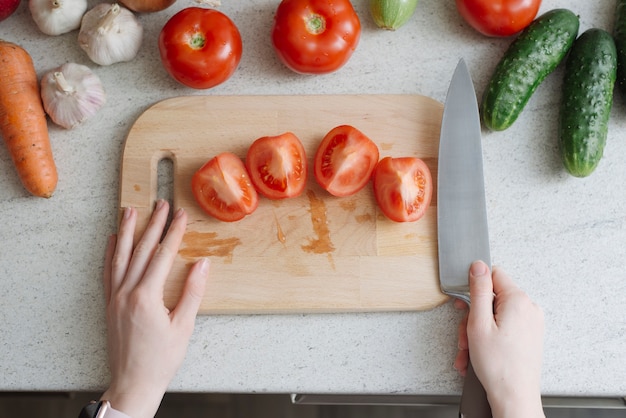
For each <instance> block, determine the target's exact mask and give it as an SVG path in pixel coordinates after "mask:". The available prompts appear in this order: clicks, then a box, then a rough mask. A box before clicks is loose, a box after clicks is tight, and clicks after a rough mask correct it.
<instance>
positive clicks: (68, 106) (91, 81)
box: [41, 62, 105, 129]
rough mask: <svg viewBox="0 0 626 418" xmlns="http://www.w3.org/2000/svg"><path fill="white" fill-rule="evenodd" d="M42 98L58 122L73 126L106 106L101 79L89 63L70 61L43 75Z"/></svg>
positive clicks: (62, 124) (68, 127) (65, 125)
mask: <svg viewBox="0 0 626 418" xmlns="http://www.w3.org/2000/svg"><path fill="white" fill-rule="evenodd" d="M41 100H42V102H43V107H44V109H45V111H46V113H47V114H48V116H50V119H52V121H53V122H54V123H56V124H57V125H60V126H62V127H64V128H65V129H71V128H74V127H75V126H77V125H78V124H80V123H81V122H83V121H84V120H86V119H87V118H89V117H91V116H93V115H94V114H95V113H96V112H97V111H98V110H99V109H100V108H101V107H102V105H103V104H104V102H105V94H104V89H103V88H102V83H101V82H100V79H99V78H98V76H97V75H95V74H94V73H93V72H92V71H91V70H90V69H89V67H86V66H84V65H80V64H74V63H71V62H70V63H67V64H63V65H62V66H60V67H59V68H56V69H54V70H52V71H50V72H48V73H46V74H45V75H44V76H43V78H42V79H41Z"/></svg>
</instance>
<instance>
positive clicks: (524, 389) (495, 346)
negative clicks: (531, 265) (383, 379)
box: [454, 261, 544, 417]
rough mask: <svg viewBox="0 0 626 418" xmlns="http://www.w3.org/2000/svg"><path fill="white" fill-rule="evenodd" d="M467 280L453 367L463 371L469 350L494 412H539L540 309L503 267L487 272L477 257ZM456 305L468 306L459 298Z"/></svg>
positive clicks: (519, 414)
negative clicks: (467, 301) (467, 297)
mask: <svg viewBox="0 0 626 418" xmlns="http://www.w3.org/2000/svg"><path fill="white" fill-rule="evenodd" d="M469 283H470V299H471V301H472V306H471V308H470V309H469V312H468V314H467V315H466V316H465V318H464V319H463V321H462V322H461V325H460V326H459V352H458V354H457V357H456V361H455V363H454V367H455V368H456V369H457V370H459V371H460V373H461V374H462V375H465V372H466V371H467V364H468V358H469V355H470V353H471V358H472V366H473V367H474V370H475V372H476V376H477V377H478V379H479V380H480V381H481V383H482V384H483V386H484V388H485V390H486V392H487V397H488V399H489V404H490V406H491V409H492V413H493V416H494V417H543V416H544V413H543V409H542V406H541V392H540V390H541V387H540V385H541V382H540V380H541V359H542V351H543V327H544V325H543V311H542V310H541V308H540V307H539V306H537V305H535V304H534V303H533V302H532V301H531V300H530V298H529V297H528V296H527V295H526V293H524V292H523V291H522V290H521V289H520V288H519V287H517V286H516V285H515V283H514V282H513V280H511V278H509V276H508V275H507V274H506V273H505V272H504V271H502V270H500V269H498V268H494V270H493V275H492V274H491V273H490V272H489V268H488V267H487V265H486V264H485V263H483V262H481V261H478V262H475V263H473V264H472V266H471V267H470V273H469ZM494 295H495V296H494ZM455 306H456V307H457V308H459V309H467V305H466V304H465V303H464V302H462V301H460V300H457V301H455Z"/></svg>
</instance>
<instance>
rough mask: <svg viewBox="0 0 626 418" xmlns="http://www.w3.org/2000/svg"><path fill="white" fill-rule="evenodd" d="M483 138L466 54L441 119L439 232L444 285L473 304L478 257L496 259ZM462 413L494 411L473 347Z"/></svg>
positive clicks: (475, 415)
mask: <svg viewBox="0 0 626 418" xmlns="http://www.w3.org/2000/svg"><path fill="white" fill-rule="evenodd" d="M481 141H482V137H481V132H480V118H479V114H478V103H477V100H476V92H475V91H474V85H473V83H472V78H471V76H470V73H469V70H468V68H467V65H466V64H465V61H464V60H463V59H461V60H460V61H459V63H458V65H457V67H456V70H455V71H454V74H453V76H452V81H451V82H450V88H449V90H448V95H447V97H446V103H445V105H444V109H443V118H442V121H441V134H440V138H439V173H438V178H437V234H438V246H439V281H440V286H441V290H442V291H443V292H444V293H446V294H448V295H450V296H453V297H455V298H459V299H463V300H464V301H466V302H467V303H468V304H469V303H470V297H469V282H468V272H469V267H470V265H471V264H472V262H473V261H475V260H482V261H484V262H485V263H487V265H490V264H491V256H490V253H489V233H488V228H487V208H486V204H485V184H484V179H483V154H482V144H481ZM459 416H460V417H466V418H484V417H491V408H490V407H489V403H488V402H487V395H486V393H485V390H484V388H483V387H482V385H481V383H480V381H479V380H478V378H477V377H476V374H475V373H474V370H473V368H472V365H471V353H470V364H469V365H468V370H467V375H466V377H465V382H464V386H463V393H462V395H461V405H460V410H459Z"/></svg>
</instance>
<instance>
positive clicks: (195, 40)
mask: <svg viewBox="0 0 626 418" xmlns="http://www.w3.org/2000/svg"><path fill="white" fill-rule="evenodd" d="M205 43H206V38H205V36H204V34H203V33H201V32H196V33H194V34H193V35H191V36H190V37H189V46H190V47H191V48H193V49H201V48H203V47H204V44H205Z"/></svg>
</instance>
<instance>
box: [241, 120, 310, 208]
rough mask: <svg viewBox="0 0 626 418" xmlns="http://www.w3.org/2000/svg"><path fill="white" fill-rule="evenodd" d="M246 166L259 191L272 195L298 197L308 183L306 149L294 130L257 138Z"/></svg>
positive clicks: (248, 155)
mask: <svg viewBox="0 0 626 418" xmlns="http://www.w3.org/2000/svg"><path fill="white" fill-rule="evenodd" d="M246 168H247V169H248V174H249V175H250V180H252V184H253V185H254V187H255V188H256V190H257V192H259V193H261V194H262V195H263V196H265V197H267V198H269V199H286V198H289V197H296V196H299V195H300V194H302V192H303V191H304V189H305V187H306V179H307V160H306V153H305V151H304V146H303V145H302V142H301V141H300V139H298V137H297V136H295V135H294V134H293V133H291V132H285V133H284V134H281V135H276V136H264V137H262V138H259V139H257V140H256V141H254V142H253V143H252V145H250V147H249V148H248V154H247V155H246Z"/></svg>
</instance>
